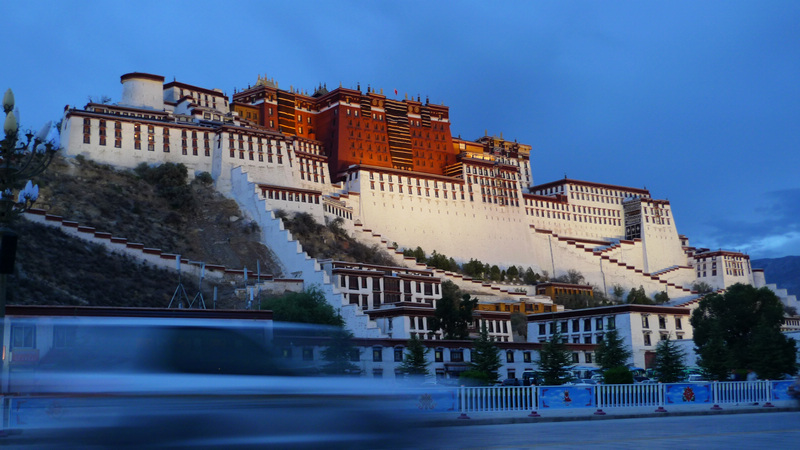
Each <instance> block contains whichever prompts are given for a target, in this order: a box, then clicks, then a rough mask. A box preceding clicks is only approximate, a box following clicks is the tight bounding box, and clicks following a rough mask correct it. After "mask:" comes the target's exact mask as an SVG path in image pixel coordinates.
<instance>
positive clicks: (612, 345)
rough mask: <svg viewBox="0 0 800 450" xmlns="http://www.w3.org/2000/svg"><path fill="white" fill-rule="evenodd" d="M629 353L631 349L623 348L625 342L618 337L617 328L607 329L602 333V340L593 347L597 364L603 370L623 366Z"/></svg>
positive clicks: (629, 355)
mask: <svg viewBox="0 0 800 450" xmlns="http://www.w3.org/2000/svg"><path fill="white" fill-rule="evenodd" d="M631 354H632V353H631V351H630V350H628V349H627V348H625V343H624V342H623V341H622V338H621V337H619V333H618V332H617V330H609V331H608V332H607V333H606V334H605V335H603V340H602V341H600V343H598V344H597V348H596V349H595V356H596V358H597V364H598V365H599V366H600V368H602V369H603V370H608V369H613V368H614V367H620V366H625V365H626V364H627V362H628V358H630V357H631Z"/></svg>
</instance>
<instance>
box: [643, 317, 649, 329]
mask: <svg viewBox="0 0 800 450" xmlns="http://www.w3.org/2000/svg"><path fill="white" fill-rule="evenodd" d="M642 328H650V319H649V318H648V317H647V314H642Z"/></svg>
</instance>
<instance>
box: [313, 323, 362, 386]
mask: <svg viewBox="0 0 800 450" xmlns="http://www.w3.org/2000/svg"><path fill="white" fill-rule="evenodd" d="M353 350H355V346H354V345H353V333H351V332H349V331H347V330H346V329H344V328H338V329H336V330H333V332H332V333H331V337H330V341H329V343H328V346H327V347H326V348H325V349H324V350H323V351H322V357H323V358H324V359H325V361H326V362H325V365H324V366H323V367H322V371H323V372H325V373H329V374H332V375H349V374H355V373H358V372H359V371H360V370H359V368H358V366H356V365H355V364H353V363H352V362H351V361H350V356H351V355H352V354H353Z"/></svg>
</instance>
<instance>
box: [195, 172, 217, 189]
mask: <svg viewBox="0 0 800 450" xmlns="http://www.w3.org/2000/svg"><path fill="white" fill-rule="evenodd" d="M194 179H195V180H197V182H198V183H200V184H202V185H203V186H211V185H212V184H214V178H213V177H212V176H211V174H210V173H208V172H200V173H198V174H197V175H196V176H195V177H194Z"/></svg>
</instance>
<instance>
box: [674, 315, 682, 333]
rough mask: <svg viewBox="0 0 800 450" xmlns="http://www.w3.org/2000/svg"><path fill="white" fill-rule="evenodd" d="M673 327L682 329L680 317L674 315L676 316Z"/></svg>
mask: <svg viewBox="0 0 800 450" xmlns="http://www.w3.org/2000/svg"><path fill="white" fill-rule="evenodd" d="M675 329H676V330H682V329H683V326H682V324H681V318H680V317H676V318H675Z"/></svg>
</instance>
